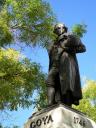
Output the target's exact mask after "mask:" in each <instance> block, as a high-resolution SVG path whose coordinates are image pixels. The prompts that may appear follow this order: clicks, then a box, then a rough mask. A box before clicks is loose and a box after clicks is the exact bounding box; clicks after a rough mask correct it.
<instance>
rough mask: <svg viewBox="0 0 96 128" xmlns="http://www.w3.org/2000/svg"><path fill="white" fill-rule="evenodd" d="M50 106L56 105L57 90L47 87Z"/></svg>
mask: <svg viewBox="0 0 96 128" xmlns="http://www.w3.org/2000/svg"><path fill="white" fill-rule="evenodd" d="M47 96H48V105H49V106H50V105H53V104H54V103H55V89H54V87H51V86H50V87H47Z"/></svg>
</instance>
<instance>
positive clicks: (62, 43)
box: [46, 24, 86, 106]
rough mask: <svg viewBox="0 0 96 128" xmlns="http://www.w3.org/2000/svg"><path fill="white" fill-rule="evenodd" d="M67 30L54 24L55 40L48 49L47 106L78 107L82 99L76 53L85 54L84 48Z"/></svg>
mask: <svg viewBox="0 0 96 128" xmlns="http://www.w3.org/2000/svg"><path fill="white" fill-rule="evenodd" d="M67 30H68V28H67V27H66V26H65V25H64V24H56V25H55V27H54V33H55V34H57V39H56V40H55V41H54V43H52V44H51V46H50V48H49V49H48V53H49V73H48V78H47V81H46V84H47V95H48V105H53V104H55V103H60V102H61V103H64V104H66V105H68V106H71V105H72V104H75V105H79V100H80V99H82V91H81V82H80V75H79V67H78V62H77V58H76V53H82V52H85V51H86V48H85V46H84V45H83V43H82V42H81V40H80V39H79V37H77V36H76V35H74V34H71V33H68V32H67Z"/></svg>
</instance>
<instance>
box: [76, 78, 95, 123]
mask: <svg viewBox="0 0 96 128" xmlns="http://www.w3.org/2000/svg"><path fill="white" fill-rule="evenodd" d="M74 108H75V109H78V110H80V111H81V112H83V113H85V114H86V115H87V116H88V117H90V118H91V119H93V120H94V121H96V81H93V80H88V81H87V82H86V85H85V86H84V88H83V99H82V100H81V101H80V105H79V106H77V107H76V106H75V107H74Z"/></svg>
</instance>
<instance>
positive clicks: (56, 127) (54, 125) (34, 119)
mask: <svg viewBox="0 0 96 128" xmlns="http://www.w3.org/2000/svg"><path fill="white" fill-rule="evenodd" d="M24 128H96V124H95V122H94V121H92V120H91V119H89V118H88V117H86V116H85V115H84V114H83V113H81V112H79V111H77V110H75V109H72V108H70V107H67V106H65V105H63V104H58V105H54V106H51V107H48V108H46V109H43V110H41V111H39V112H37V113H35V114H33V115H32V116H31V117H30V118H29V119H28V121H27V123H26V124H25V125H24Z"/></svg>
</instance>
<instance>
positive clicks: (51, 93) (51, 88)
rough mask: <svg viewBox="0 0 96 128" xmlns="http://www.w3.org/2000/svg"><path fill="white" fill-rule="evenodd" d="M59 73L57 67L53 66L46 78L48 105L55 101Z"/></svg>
mask: <svg viewBox="0 0 96 128" xmlns="http://www.w3.org/2000/svg"><path fill="white" fill-rule="evenodd" d="M57 73H58V70H57V68H55V67H52V69H50V71H49V73H48V78H47V80H46V85H47V96H48V105H52V104H54V103H55V82H56V81H55V80H56V75H57Z"/></svg>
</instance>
